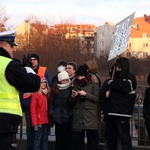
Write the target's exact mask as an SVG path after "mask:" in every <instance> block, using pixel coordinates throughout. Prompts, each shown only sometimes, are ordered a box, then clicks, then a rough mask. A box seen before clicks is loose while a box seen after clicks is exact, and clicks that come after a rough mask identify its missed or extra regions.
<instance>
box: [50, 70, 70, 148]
mask: <svg viewBox="0 0 150 150" xmlns="http://www.w3.org/2000/svg"><path fill="white" fill-rule="evenodd" d="M71 92H72V87H71V80H70V78H69V75H68V73H67V72H66V71H61V72H60V73H58V83H57V87H52V91H51V94H50V99H49V114H50V117H51V121H52V122H53V123H54V124H55V136H56V143H55V144H56V145H55V150H70V146H71V144H70V143H71V124H72V106H71V104H70V103H69V98H70V97H71Z"/></svg>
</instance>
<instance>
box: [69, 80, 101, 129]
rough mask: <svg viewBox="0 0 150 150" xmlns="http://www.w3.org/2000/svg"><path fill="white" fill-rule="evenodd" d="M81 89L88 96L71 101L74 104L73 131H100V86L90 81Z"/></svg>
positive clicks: (71, 98)
mask: <svg viewBox="0 0 150 150" xmlns="http://www.w3.org/2000/svg"><path fill="white" fill-rule="evenodd" d="M74 87H75V88H76V87H77V85H76V84H75V85H74ZM79 88H80V89H81V90H83V91H85V92H86V93H87V94H86V96H85V97H81V96H79V95H78V96H77V97H75V98H73V97H70V99H69V101H70V103H71V104H73V125H72V126H73V130H75V131H82V130H84V129H89V130H96V129H98V107H97V105H98V99H99V98H98V93H99V85H98V84H96V83H93V82H92V81H91V80H90V81H89V82H88V83H87V84H86V85H85V86H84V87H79Z"/></svg>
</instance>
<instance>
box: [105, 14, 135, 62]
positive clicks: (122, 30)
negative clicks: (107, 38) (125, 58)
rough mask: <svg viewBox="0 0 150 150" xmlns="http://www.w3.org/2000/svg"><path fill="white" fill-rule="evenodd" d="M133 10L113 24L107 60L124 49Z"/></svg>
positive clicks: (132, 17) (128, 35)
mask: <svg viewBox="0 0 150 150" xmlns="http://www.w3.org/2000/svg"><path fill="white" fill-rule="evenodd" d="M134 15H135V12H134V13H133V14H131V15H130V16H128V17H126V18H125V19H123V20H122V21H120V22H119V23H117V24H116V25H115V30H114V36H113V40H112V45H111V50H110V53H109V57H108V61H109V60H111V59H113V58H115V57H117V56H119V55H120V54H122V53H123V52H125V51H126V47H127V44H128V40H129V37H130V30H131V27H132V22H133V19H134Z"/></svg>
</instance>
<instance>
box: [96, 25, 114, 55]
mask: <svg viewBox="0 0 150 150" xmlns="http://www.w3.org/2000/svg"><path fill="white" fill-rule="evenodd" d="M114 29H115V24H113V23H110V22H105V24H104V25H103V26H100V27H98V28H96V29H95V31H94V32H95V35H94V55H95V56H96V57H97V58H99V57H100V56H104V57H108V55H109V51H110V49H111V44H112V39H113V34H114Z"/></svg>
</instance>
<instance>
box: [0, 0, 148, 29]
mask: <svg viewBox="0 0 150 150" xmlns="http://www.w3.org/2000/svg"><path fill="white" fill-rule="evenodd" d="M0 6H3V7H5V10H6V15H7V16H8V17H10V19H9V21H8V23H7V24H8V25H10V26H13V27H17V26H19V25H21V24H22V23H23V21H24V20H26V19H28V18H31V16H35V17H37V18H38V19H39V20H41V21H43V22H48V24H50V25H53V24H55V23H62V22H70V23H75V24H95V25H96V26H102V25H104V24H105V22H112V23H114V24H116V23H118V22H120V21H121V20H123V19H124V18H126V17H128V16H129V15H130V14H132V13H134V12H135V18H136V17H143V16H144V14H147V15H150V2H149V0H0Z"/></svg>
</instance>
